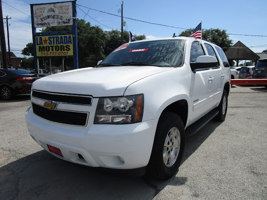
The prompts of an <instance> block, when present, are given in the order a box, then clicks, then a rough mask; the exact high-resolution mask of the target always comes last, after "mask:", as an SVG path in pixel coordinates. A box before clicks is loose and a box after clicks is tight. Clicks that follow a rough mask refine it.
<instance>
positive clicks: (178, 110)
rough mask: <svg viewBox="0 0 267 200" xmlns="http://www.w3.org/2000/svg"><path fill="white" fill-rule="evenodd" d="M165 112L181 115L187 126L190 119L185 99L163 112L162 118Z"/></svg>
mask: <svg viewBox="0 0 267 200" xmlns="http://www.w3.org/2000/svg"><path fill="white" fill-rule="evenodd" d="M164 112H173V113H175V114H177V115H179V116H180V117H181V119H182V121H183V123H184V126H185V125H186V123H187V119H188V102H187V101H186V100H185V99H182V100H178V101H176V102H173V103H172V104H170V105H168V106H167V107H166V108H165V109H164V110H163V111H162V113H161V115H160V116H162V114H163V113H164Z"/></svg>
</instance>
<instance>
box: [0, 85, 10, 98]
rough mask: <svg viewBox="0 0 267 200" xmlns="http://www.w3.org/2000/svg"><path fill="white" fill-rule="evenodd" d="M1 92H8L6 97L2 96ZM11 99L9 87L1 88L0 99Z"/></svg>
mask: <svg viewBox="0 0 267 200" xmlns="http://www.w3.org/2000/svg"><path fill="white" fill-rule="evenodd" d="M3 90H6V91H8V95H4V94H3V92H4V91H3ZM11 97H12V90H11V89H10V88H9V87H7V86H3V87H1V88H0V98H1V99H3V100H9V99H11Z"/></svg>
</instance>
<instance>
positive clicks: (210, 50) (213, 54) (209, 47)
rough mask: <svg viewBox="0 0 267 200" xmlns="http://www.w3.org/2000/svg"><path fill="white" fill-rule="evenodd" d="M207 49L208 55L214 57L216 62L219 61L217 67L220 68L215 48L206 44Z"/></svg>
mask: <svg viewBox="0 0 267 200" xmlns="http://www.w3.org/2000/svg"><path fill="white" fill-rule="evenodd" d="M205 47H206V49H207V51H208V55H210V56H214V57H215V58H216V60H217V66H219V62H218V58H217V55H216V53H215V51H214V49H213V47H212V46H211V45H209V44H206V43H205Z"/></svg>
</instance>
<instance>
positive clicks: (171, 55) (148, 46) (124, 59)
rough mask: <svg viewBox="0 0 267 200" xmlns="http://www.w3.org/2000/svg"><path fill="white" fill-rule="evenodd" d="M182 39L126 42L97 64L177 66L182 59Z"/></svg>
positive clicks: (183, 43) (180, 63) (181, 62)
mask: <svg viewBox="0 0 267 200" xmlns="http://www.w3.org/2000/svg"><path fill="white" fill-rule="evenodd" d="M184 45H185V41H184V40H157V41H145V42H133V43H127V44H124V45H122V46H120V47H119V48H117V49H115V50H114V51H113V52H112V53H111V54H109V56H108V57H107V58H106V59H105V60H104V61H103V62H102V63H101V64H100V65H99V66H100V67H101V66H102V67H103V66H127V65H133V66H145V65H149V66H158V67H179V66H181V65H182V64H183V60H184Z"/></svg>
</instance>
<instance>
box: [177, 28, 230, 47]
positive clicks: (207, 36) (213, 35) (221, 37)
mask: <svg viewBox="0 0 267 200" xmlns="http://www.w3.org/2000/svg"><path fill="white" fill-rule="evenodd" d="M192 31H193V29H187V30H185V31H183V32H182V33H181V34H180V35H179V36H186V37H190V36H191V32H192ZM202 38H203V39H204V40H207V41H209V42H212V43H214V44H217V45H218V46H220V47H221V48H222V49H223V50H224V51H226V50H227V49H228V48H229V47H231V46H232V43H233V41H232V40H230V39H229V35H228V34H227V33H226V31H225V30H220V29H207V30H205V29H204V30H202Z"/></svg>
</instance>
